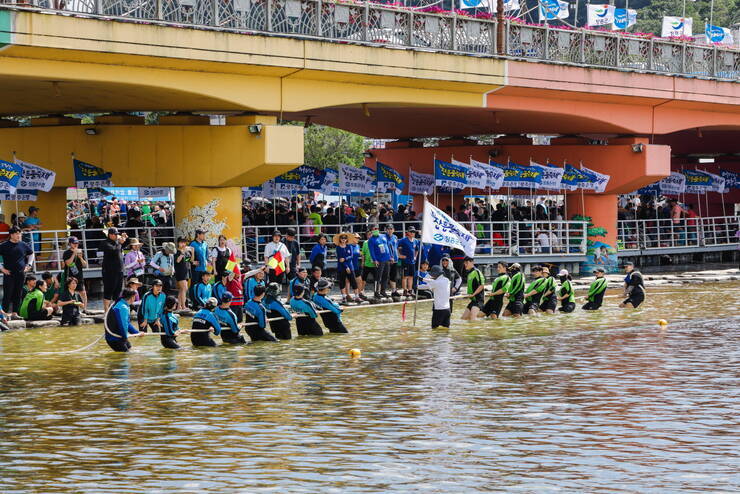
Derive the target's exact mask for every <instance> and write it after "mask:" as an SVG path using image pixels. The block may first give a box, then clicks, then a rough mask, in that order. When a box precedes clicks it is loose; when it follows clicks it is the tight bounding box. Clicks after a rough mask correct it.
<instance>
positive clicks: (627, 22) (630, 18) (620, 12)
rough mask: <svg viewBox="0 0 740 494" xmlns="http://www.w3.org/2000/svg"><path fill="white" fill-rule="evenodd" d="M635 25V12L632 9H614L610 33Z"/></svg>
mask: <svg viewBox="0 0 740 494" xmlns="http://www.w3.org/2000/svg"><path fill="white" fill-rule="evenodd" d="M635 24H637V11H636V10H633V9H614V23H613V24H612V31H619V30H620V29H627V28H628V27H631V26H634V25H635Z"/></svg>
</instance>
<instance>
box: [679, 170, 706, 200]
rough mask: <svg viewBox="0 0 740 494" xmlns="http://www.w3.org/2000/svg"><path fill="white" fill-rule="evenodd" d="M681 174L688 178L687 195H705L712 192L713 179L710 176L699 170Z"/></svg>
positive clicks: (686, 171)
mask: <svg viewBox="0 0 740 494" xmlns="http://www.w3.org/2000/svg"><path fill="white" fill-rule="evenodd" d="M681 173H683V174H684V176H685V177H686V193H688V194H704V193H706V192H711V191H712V183H713V179H712V177H711V176H710V175H707V174H706V173H704V172H700V171H699V170H684V171H682V172H681Z"/></svg>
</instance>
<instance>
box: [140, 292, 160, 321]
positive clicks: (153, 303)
mask: <svg viewBox="0 0 740 494" xmlns="http://www.w3.org/2000/svg"><path fill="white" fill-rule="evenodd" d="M166 298H167V297H166V296H165V294H164V292H159V295H154V292H152V291H151V290H149V291H148V292H146V293H145V294H144V296H143V297H142V298H141V304H140V305H139V310H138V311H137V314H136V315H137V318H138V320H139V322H141V321H143V320H146V322H150V323H151V322H155V321H157V320H158V319H159V318H160V317H161V316H162V314H163V313H164V301H165V299H166Z"/></svg>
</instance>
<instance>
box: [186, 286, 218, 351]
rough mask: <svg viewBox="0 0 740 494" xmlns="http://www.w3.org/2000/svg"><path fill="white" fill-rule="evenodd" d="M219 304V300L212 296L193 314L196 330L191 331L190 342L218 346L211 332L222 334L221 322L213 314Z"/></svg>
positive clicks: (196, 344) (194, 344)
mask: <svg viewBox="0 0 740 494" xmlns="http://www.w3.org/2000/svg"><path fill="white" fill-rule="evenodd" d="M217 306H218V300H216V299H215V298H213V297H210V298H209V299H208V300H206V301H205V304H204V306H203V307H202V308H201V309H199V310H198V312H196V313H195V315H194V316H193V329H194V330H195V331H189V333H190V342H191V343H192V344H193V346H196V347H197V346H217V345H216V342H215V341H213V339H212V338H211V333H213V334H215V335H216V336H219V335H220V334H221V323H220V322H219V321H218V319H217V318H216V316H215V315H214V314H213V311H215V310H216V307H217Z"/></svg>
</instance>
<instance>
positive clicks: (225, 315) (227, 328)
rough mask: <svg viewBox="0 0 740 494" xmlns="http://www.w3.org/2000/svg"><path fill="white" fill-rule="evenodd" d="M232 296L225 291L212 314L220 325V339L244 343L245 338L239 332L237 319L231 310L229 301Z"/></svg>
mask: <svg viewBox="0 0 740 494" xmlns="http://www.w3.org/2000/svg"><path fill="white" fill-rule="evenodd" d="M233 298H234V296H233V295H232V294H231V292H225V293H224V294H223V295H222V296H221V303H220V304H219V306H218V307H216V310H215V311H213V314H214V315H215V316H216V319H218V322H220V323H221V326H222V327H221V340H223V342H224V343H231V344H232V345H244V344H246V343H247V340H245V339H244V336H242V335H241V334H239V333H240V331H241V328H239V321H238V320H237V318H236V314H234V311H232V310H231V301H232V300H233Z"/></svg>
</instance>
